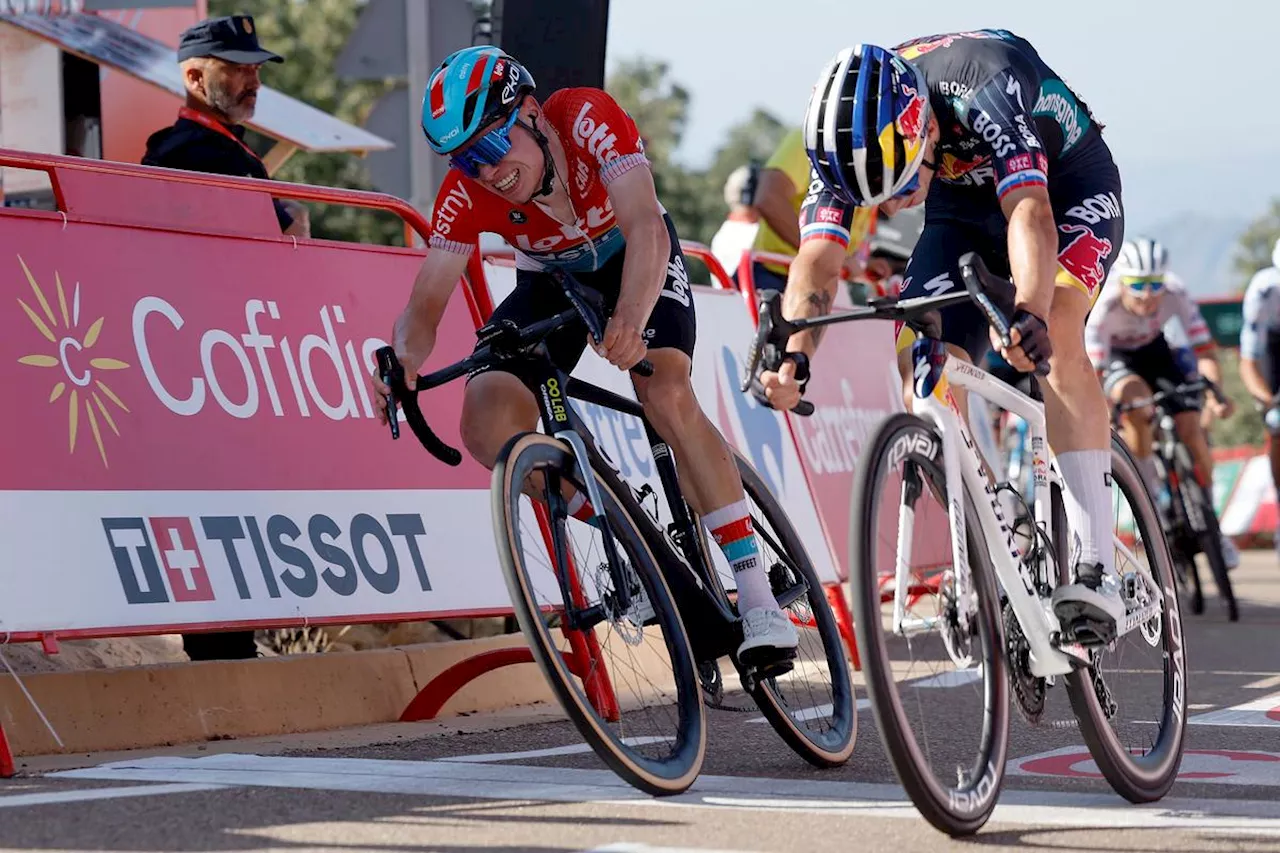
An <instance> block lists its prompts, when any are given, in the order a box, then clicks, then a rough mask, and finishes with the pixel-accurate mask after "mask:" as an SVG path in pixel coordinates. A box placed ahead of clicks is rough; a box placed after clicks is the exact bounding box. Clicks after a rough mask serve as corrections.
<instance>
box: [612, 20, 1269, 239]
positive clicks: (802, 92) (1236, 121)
mask: <svg viewBox="0 0 1280 853" xmlns="http://www.w3.org/2000/svg"><path fill="white" fill-rule="evenodd" d="M977 27H1003V28H1005V29H1008V30H1012V31H1013V32H1015V33H1017V34H1018V35H1021V36H1023V37H1024V38H1026V39H1028V40H1029V41H1031V43H1032V44H1034V45H1035V46H1036V48H1037V49H1038V50H1039V51H1040V55H1041V56H1042V58H1043V59H1044V60H1045V61H1046V62H1047V63H1048V64H1049V66H1050V67H1051V68H1053V69H1054V70H1055V71H1057V72H1058V74H1060V75H1061V76H1062V77H1063V78H1064V79H1065V80H1066V81H1067V82H1068V83H1069V84H1070V85H1071V86H1072V88H1074V89H1075V90H1076V91H1077V92H1078V93H1079V94H1080V96H1081V97H1082V98H1083V99H1084V100H1085V101H1086V102H1087V103H1088V104H1089V106H1090V108H1091V109H1092V110H1093V113H1094V115H1095V117H1096V118H1097V119H1098V120H1099V121H1100V122H1102V123H1103V124H1104V125H1106V129H1105V131H1104V134H1103V135H1104V138H1105V139H1106V140H1107V142H1108V144H1109V145H1110V146H1111V150H1112V152H1113V153H1114V154H1115V157H1116V161H1117V163H1118V164H1119V166H1120V170H1121V175H1122V180H1123V181H1124V184H1125V201H1126V205H1127V207H1128V213H1129V224H1130V225H1131V226H1135V227H1139V228H1141V227H1143V226H1144V225H1146V224H1152V223H1154V222H1155V221H1158V220H1161V219H1167V218H1168V217H1169V216H1170V215H1172V214H1176V213H1181V212H1199V213H1205V214H1210V215H1214V216H1237V217H1246V218H1249V217H1252V216H1254V215H1257V214H1258V213H1260V212H1262V210H1263V209H1264V207H1265V204H1266V201H1267V200H1268V199H1269V198H1270V197H1271V196H1272V195H1280V110H1277V108H1276V105H1277V103H1278V102H1280V73H1278V70H1280V49H1277V46H1276V43H1275V39H1276V37H1277V34H1278V33H1280V4H1277V3H1274V2H1263V0H1253V1H1252V2H1241V0H1218V2H1213V3H1206V2H1196V3H1192V2H1187V0H1167V2H1152V0H1068V2H1065V3H1054V4H1050V3H1038V4H1032V3H1020V4H1013V3H1009V2H1007V0H1005V2H1002V3H999V4H996V3H994V2H974V1H973V0H970V2H957V0H951V2H945V3H944V2H939V0H914V2H879V3H876V2H867V0H790V2H787V1H786V0H783V2H773V1H772V0H611V2H610V4H609V44H608V48H607V60H608V64H609V67H610V69H612V67H613V65H614V63H615V62H616V61H617V60H618V59H620V58H630V57H635V56H647V57H651V58H654V59H661V60H664V61H666V62H667V63H668V64H669V66H670V69H671V78H672V79H673V80H675V81H677V82H679V83H680V84H681V85H683V86H685V87H686V88H687V89H688V90H689V91H690V93H691V95H692V107H691V113H690V121H689V125H688V129H687V131H686V135H685V139H684V143H683V145H682V147H681V148H680V150H679V152H678V156H679V157H680V159H681V160H683V161H684V162H686V163H688V164H691V165H703V164H705V163H706V162H707V160H708V159H709V158H710V157H711V156H712V155H713V154H714V152H715V149H716V147H717V146H718V145H719V144H720V141H721V140H722V138H723V132H724V130H725V129H726V128H728V127H729V126H730V125H732V124H733V123H735V122H736V121H739V120H741V119H743V118H745V117H746V116H747V115H749V114H750V111H751V109H752V108H753V107H755V106H757V105H758V106H762V107H764V108H766V109H768V110H769V111H771V112H772V113H774V114H775V115H776V116H778V117H779V118H780V119H783V120H784V121H788V122H794V123H796V124H798V123H799V122H800V120H801V117H802V116H803V114H804V108H805V103H806V101H807V99H808V96H809V90H810V88H811V87H812V86H813V83H814V80H815V78H816V77H817V74H818V72H819V71H820V70H821V69H822V66H823V64H824V63H825V62H826V61H827V60H828V58H829V57H831V56H833V55H834V54H835V53H836V52H837V51H838V50H840V49H841V48H843V47H845V46H847V45H849V44H852V43H855V42H858V41H868V42H872V43H878V44H882V45H892V44H895V43H897V42H899V41H903V40H905V39H907V38H911V37H915V36H921V35H929V34H932V33H942V32H950V31H955V30H961V29H972V28H977Z"/></svg>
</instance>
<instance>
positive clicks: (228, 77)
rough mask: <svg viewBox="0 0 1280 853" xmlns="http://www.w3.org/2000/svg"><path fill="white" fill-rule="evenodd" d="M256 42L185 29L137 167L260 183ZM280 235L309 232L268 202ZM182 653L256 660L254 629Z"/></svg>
mask: <svg viewBox="0 0 1280 853" xmlns="http://www.w3.org/2000/svg"><path fill="white" fill-rule="evenodd" d="M283 61H284V60H283V59H282V58H281V57H279V56H277V55H276V54H274V53H271V52H270V51H267V50H263V49H262V47H261V46H259V44H258V36H257V33H256V31H255V29H254V26H253V18H251V17H249V16H248V15H232V16H230V17H225V18H210V19H208V20H204V21H200V22H199V23H197V24H195V25H194V26H192V27H191V28H190V29H188V30H186V31H185V32H184V33H183V34H182V37H181V40H180V41H179V44H178V63H179V65H180V66H181V68H182V82H183V84H184V85H185V86H186V89H187V103H186V105H185V106H184V107H182V108H181V109H180V110H179V111H178V120H177V121H175V122H174V123H173V125H172V126H170V127H166V128H164V129H163V130H158V131H156V132H155V133H153V134H151V136H150V138H149V139H147V152H146V154H145V155H144V156H143V158H142V162H143V164H144V165H147V166H164V167H167V168H170V169H185V170H188V171H192V172H213V173H216V174H219V175H237V176H247V177H251V178H261V179H264V180H265V179H267V178H268V177H269V176H268V175H267V169H266V167H265V166H264V165H263V164H262V161H261V160H260V159H259V158H258V155H257V154H255V153H254V152H253V150H252V149H250V148H249V146H247V145H245V143H244V127H243V126H242V125H241V124H240V122H242V121H245V120H246V119H248V118H250V117H252V116H253V110H254V107H255V106H256V104H257V94H258V89H259V87H260V86H261V85H262V83H261V81H260V79H259V76H258V71H259V67H260V66H261V65H262V64H263V63H264V62H283ZM274 204H275V209H276V218H277V219H279V221H280V230H281V231H283V232H284V233H285V234H288V235H291V236H295V237H307V236H310V233H311V224H310V217H309V216H308V214H307V209H306V207H304V206H303V205H301V204H298V203H296V202H285V201H278V200H277V201H274ZM182 647H183V650H184V651H186V653H187V657H188V658H190V659H191V660H227V659H238V658H252V657H257V655H258V649H257V645H256V643H255V642H254V637H253V631H226V632H219V633H210V634H183V635H182Z"/></svg>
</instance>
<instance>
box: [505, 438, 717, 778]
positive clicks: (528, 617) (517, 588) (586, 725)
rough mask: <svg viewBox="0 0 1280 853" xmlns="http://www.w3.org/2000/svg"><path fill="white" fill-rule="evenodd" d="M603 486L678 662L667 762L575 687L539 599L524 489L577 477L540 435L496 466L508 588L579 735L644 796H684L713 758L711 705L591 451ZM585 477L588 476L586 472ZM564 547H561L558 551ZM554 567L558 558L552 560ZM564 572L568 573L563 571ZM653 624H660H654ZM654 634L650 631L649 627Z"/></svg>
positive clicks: (664, 590) (646, 555)
mask: <svg viewBox="0 0 1280 853" xmlns="http://www.w3.org/2000/svg"><path fill="white" fill-rule="evenodd" d="M591 464H592V466H593V468H595V469H596V470H594V471H593V472H592V476H594V477H595V480H596V484H597V485H598V486H599V488H600V493H601V496H602V498H603V500H604V504H605V505H604V506H603V507H597V509H599V510H601V511H602V512H603V513H604V515H605V518H606V521H607V524H608V526H609V528H610V530H611V532H612V533H613V535H614V536H615V537H616V538H617V539H618V540H620V541H619V543H618V544H619V545H620V546H621V547H623V548H626V549H627V556H628V557H629V558H630V564H631V567H632V569H633V570H634V571H635V573H636V575H637V576H638V578H639V580H640V582H641V584H642V585H643V587H644V591H645V593H646V595H647V596H648V598H649V602H650V604H651V605H652V607H653V610H654V615H653V617H651V619H652V620H656V622H657V624H658V625H659V626H660V628H661V631H662V635H663V640H664V644H665V646H666V648H667V651H668V652H669V654H670V657H671V665H672V674H673V680H674V683H675V689H676V696H677V705H678V724H677V725H678V730H677V732H676V738H675V744H674V746H673V747H672V749H671V753H670V757H669V759H667V760H663V761H658V760H654V759H650V758H647V757H646V756H643V755H641V754H639V753H638V752H636V751H635V750H634V749H632V748H631V747H630V746H629V745H628V744H626V743H624V742H623V738H622V737H621V735H619V734H616V733H615V732H614V731H612V730H611V729H610V728H609V727H608V726H607V725H606V723H605V721H604V720H602V719H601V718H600V716H599V714H598V713H597V712H596V710H595V709H594V708H593V707H592V706H591V704H590V703H589V702H588V700H587V698H586V695H585V694H584V692H583V691H582V690H580V689H578V687H577V686H576V684H575V679H576V676H574V675H573V674H572V673H571V672H570V670H569V667H568V665H567V663H566V662H565V660H564V658H563V657H562V655H561V653H560V650H559V647H558V644H557V642H556V639H555V637H554V636H553V635H552V634H551V629H550V627H549V626H548V625H547V624H546V623H545V622H544V621H543V619H542V618H541V615H540V614H541V612H542V611H543V610H544V609H545V608H543V606H542V604H541V603H540V602H539V601H537V600H535V599H534V593H533V585H532V582H531V579H530V575H529V572H528V568H527V565H526V561H525V549H524V547H523V544H522V541H521V537H520V528H519V525H518V523H517V520H518V517H519V504H520V500H521V488H522V484H523V483H524V482H525V479H526V477H527V476H528V475H529V473H531V472H532V471H533V470H534V469H535V468H536V467H538V466H542V467H544V468H548V469H550V468H555V469H558V470H559V471H561V472H563V475H564V476H567V477H570V478H572V477H573V476H574V473H575V471H576V469H577V464H576V460H575V457H574V455H573V453H572V452H571V451H570V450H569V448H568V447H567V446H566V445H565V444H564V443H563V442H561V441H559V440H557V439H554V438H551V437H549V436H546V435H543V434H541V433H536V432H527V433H522V434H519V435H516V436H515V437H513V438H512V439H511V440H510V441H508V442H507V444H506V446H505V447H504V448H503V450H502V452H501V453H500V454H499V456H498V461H497V464H496V465H495V466H494V469H493V478H492V486H491V490H490V494H491V503H492V510H493V523H494V531H495V538H496V539H497V545H498V555H499V558H500V561H501V564H502V569H503V576H504V578H505V580H506V584H507V590H508V592H509V593H510V595H511V601H512V605H513V607H514V609H515V613H516V618H517V620H518V621H519V623H520V627H521V629H522V630H523V632H524V635H525V637H526V638H527V639H528V641H529V646H530V648H531V649H532V651H533V656H534V658H535V660H536V661H537V663H538V666H539V667H540V668H541V669H542V673H543V675H544V676H545V677H546V679H547V682H548V683H549V684H550V685H551V687H552V690H553V691H554V692H555V694H556V697H557V698H558V699H559V700H560V704H561V706H562V707H563V708H564V710H565V713H566V714H568V716H569V719H570V720H571V721H572V722H573V723H574V725H575V726H576V727H577V729H578V731H579V733H580V734H581V735H582V737H583V738H584V739H585V740H586V742H587V743H588V744H590V746H591V748H592V749H593V750H594V751H595V753H596V755H598V756H599V757H600V758H601V760H603V761H604V762H605V764H606V765H608V766H609V767H610V768H611V769H612V770H613V771H614V772H615V773H617V774H618V775H619V776H620V777H621V778H623V779H624V780H626V781H627V782H629V783H630V784H632V785H634V786H635V787H636V788H639V789H640V790H642V791H645V792H647V793H650V794H653V795H655V796H666V795H671V794H678V793H681V792H683V791H685V790H687V789H688V788H689V786H690V785H692V784H693V782H694V780H695V779H696V778H697V776H698V773H699V772H700V771H701V768H702V763H703V760H704V759H705V757H706V747H707V725H706V708H705V705H704V703H703V698H702V689H701V687H700V685H699V682H698V676H697V672H696V669H695V667H694V662H693V651H692V649H691V648H690V645H689V638H688V635H687V633H686V631H685V629H684V625H683V623H682V622H681V620H680V615H679V612H678V611H677V609H676V605H675V602H674V600H673V599H672V596H671V591H670V589H669V588H668V587H667V584H666V581H665V580H664V579H663V576H662V573H661V571H660V570H659V569H658V567H657V561H656V560H655V558H654V556H653V552H652V550H651V549H650V547H649V545H648V543H647V542H646V540H645V537H644V535H643V534H642V533H641V531H640V529H639V527H638V525H637V523H636V520H635V519H633V518H632V517H631V515H630V514H629V513H628V512H627V511H626V509H625V504H623V503H622V502H621V501H619V500H618V497H617V495H615V494H614V492H613V490H612V489H611V488H610V486H609V481H608V478H607V477H603V476H601V475H600V473H599V472H600V471H602V470H607V466H606V465H605V463H604V462H603V461H602V460H601V459H600V458H599V457H598V456H597V455H596V454H595V453H592V454H591ZM579 476H580V475H579ZM552 529H553V536H564V535H565V533H564V520H563V519H559V520H555V519H553V522H552ZM556 550H558V549H556ZM551 560H552V562H554V561H555V558H554V557H551ZM561 571H563V569H561ZM644 624H645V625H646V626H649V625H650V624H652V621H646V622H645V623H644ZM646 630H647V627H646Z"/></svg>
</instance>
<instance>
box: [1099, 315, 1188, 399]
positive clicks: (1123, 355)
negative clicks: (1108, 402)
mask: <svg viewBox="0 0 1280 853" xmlns="http://www.w3.org/2000/svg"><path fill="white" fill-rule="evenodd" d="M1126 376H1137V377H1140V378H1141V379H1142V381H1143V382H1145V383H1147V387H1148V388H1150V389H1151V390H1152V391H1159V390H1160V380H1161V379H1165V380H1168V381H1169V382H1171V383H1172V384H1174V385H1180V384H1182V383H1183V382H1187V381H1190V380H1191V379H1194V378H1195V375H1194V374H1188V373H1187V372H1186V371H1185V370H1183V368H1182V367H1181V366H1180V365H1179V364H1178V359H1177V357H1176V356H1175V355H1174V354H1173V350H1171V349H1170V348H1169V342H1168V341H1167V340H1165V337H1164V335H1160V336H1158V337H1157V338H1156V339H1155V340H1154V341H1152V342H1151V343H1149V344H1146V345H1145V346H1140V347H1138V348H1137V349H1131V350H1112V351H1111V361H1110V363H1108V364H1107V367H1106V370H1104V371H1103V374H1102V390H1103V392H1105V393H1106V395H1107V396H1108V397H1110V396H1111V389H1113V388H1115V386H1116V384H1117V383H1119V382H1120V380H1121V379H1124V378H1125V377H1126ZM1164 406H1165V408H1166V409H1167V411H1168V412H1169V414H1171V415H1177V414H1181V413H1182V412H1198V411H1200V403H1199V401H1198V398H1196V397H1189V398H1186V399H1184V398H1183V397H1181V396H1178V397H1168V398H1166V399H1165V401H1164Z"/></svg>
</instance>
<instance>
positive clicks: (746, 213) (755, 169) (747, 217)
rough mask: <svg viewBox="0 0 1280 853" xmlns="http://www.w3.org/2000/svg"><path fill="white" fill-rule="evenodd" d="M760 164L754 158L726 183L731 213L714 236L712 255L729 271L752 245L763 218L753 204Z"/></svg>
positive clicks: (736, 170)
mask: <svg viewBox="0 0 1280 853" xmlns="http://www.w3.org/2000/svg"><path fill="white" fill-rule="evenodd" d="M759 179H760V164H759V163H757V162H756V161H754V160H753V161H751V162H750V163H747V164H746V165H744V166H739V167H738V168H736V169H734V170H733V171H732V172H730V173H729V179H728V180H727V181H725V182H724V203H725V204H727V205H728V206H729V214H728V215H727V216H726V217H725V218H724V222H723V223H721V225H720V230H718V231H716V236H714V237H712V238H711V254H713V255H715V256H716V260H718V261H719V262H720V265H721V266H723V267H724V268H725V270H726V271H727V272H729V274H731V275H732V274H733V271H734V270H736V269H737V268H738V263H739V262H740V261H741V260H742V253H743V252H745V251H747V250H748V249H750V248H751V243H752V241H753V240H755V238H756V232H757V231H758V230H759V228H760V225H759V223H760V217H759V215H758V214H757V213H756V209H755V207H754V203H755V194H756V184H757V183H758V181H759Z"/></svg>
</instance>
